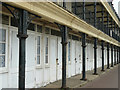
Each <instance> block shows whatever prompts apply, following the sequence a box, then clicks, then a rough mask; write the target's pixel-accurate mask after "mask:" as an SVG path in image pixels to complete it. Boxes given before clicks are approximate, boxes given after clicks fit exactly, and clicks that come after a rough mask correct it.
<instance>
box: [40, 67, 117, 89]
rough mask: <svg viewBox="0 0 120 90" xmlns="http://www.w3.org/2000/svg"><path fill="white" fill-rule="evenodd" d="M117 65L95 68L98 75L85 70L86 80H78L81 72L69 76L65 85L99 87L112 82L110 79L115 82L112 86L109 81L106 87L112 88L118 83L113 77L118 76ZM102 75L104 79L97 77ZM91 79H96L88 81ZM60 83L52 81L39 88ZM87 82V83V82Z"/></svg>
mask: <svg viewBox="0 0 120 90" xmlns="http://www.w3.org/2000/svg"><path fill="white" fill-rule="evenodd" d="M117 67H118V65H116V66H114V68H112V67H111V68H110V69H106V66H105V72H101V68H98V69H97V70H98V75H93V70H92V71H87V72H86V77H87V81H82V80H80V79H81V76H82V75H81V74H80V75H76V76H73V77H70V78H67V87H69V88H81V87H83V88H86V87H88V88H90V87H93V88H95V87H98V88H100V87H103V86H104V87H105V83H107V82H112V81H113V82H115V83H114V85H113V86H112V84H113V83H111V84H110V85H109V84H106V87H113V88H114V87H118V84H117V82H118V81H117V79H118V78H115V77H118V76H117V75H118V72H117ZM114 69H115V70H114ZM110 73H114V74H110ZM108 74H110V75H108ZM103 75H104V76H103ZM108 76H109V77H108ZM102 77H104V79H101V80H100V79H98V78H102ZM106 77H108V78H106ZM111 77H113V78H111ZM96 79H98V80H96ZM93 80H96V81H94V82H93V83H90V82H92V81H93ZM99 80H100V82H99ZM105 81H107V82H105ZM98 82H99V83H98ZM61 83H62V82H61V80H59V81H56V82H53V83H51V84H48V85H47V86H45V87H41V88H61ZM87 83H89V84H87ZM94 83H98V84H95V85H93V84H94ZM86 84H87V85H86ZM99 84H101V85H99ZM84 85H85V86H84ZM102 85H103V86H102ZM104 87H103V88H104Z"/></svg>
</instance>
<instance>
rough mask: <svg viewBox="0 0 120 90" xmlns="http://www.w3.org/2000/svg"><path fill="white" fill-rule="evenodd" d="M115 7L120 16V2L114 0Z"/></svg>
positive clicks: (119, 0)
mask: <svg viewBox="0 0 120 90" xmlns="http://www.w3.org/2000/svg"><path fill="white" fill-rule="evenodd" d="M118 3H119V9H118ZM113 6H114V8H115V10H116V12H117V13H119V16H120V0H113Z"/></svg>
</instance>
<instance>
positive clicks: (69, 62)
mask: <svg viewBox="0 0 120 90" xmlns="http://www.w3.org/2000/svg"><path fill="white" fill-rule="evenodd" d="M69 43H70V60H69ZM71 45H72V44H71V40H68V44H67V61H68V64H71V50H72V48H71Z"/></svg>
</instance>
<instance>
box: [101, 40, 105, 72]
mask: <svg viewBox="0 0 120 90" xmlns="http://www.w3.org/2000/svg"><path fill="white" fill-rule="evenodd" d="M101 71H105V70H104V41H102V70H101Z"/></svg>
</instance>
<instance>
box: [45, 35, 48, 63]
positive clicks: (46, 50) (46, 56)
mask: <svg viewBox="0 0 120 90" xmlns="http://www.w3.org/2000/svg"><path fill="white" fill-rule="evenodd" d="M45 63H46V64H48V37H46V38H45Z"/></svg>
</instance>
